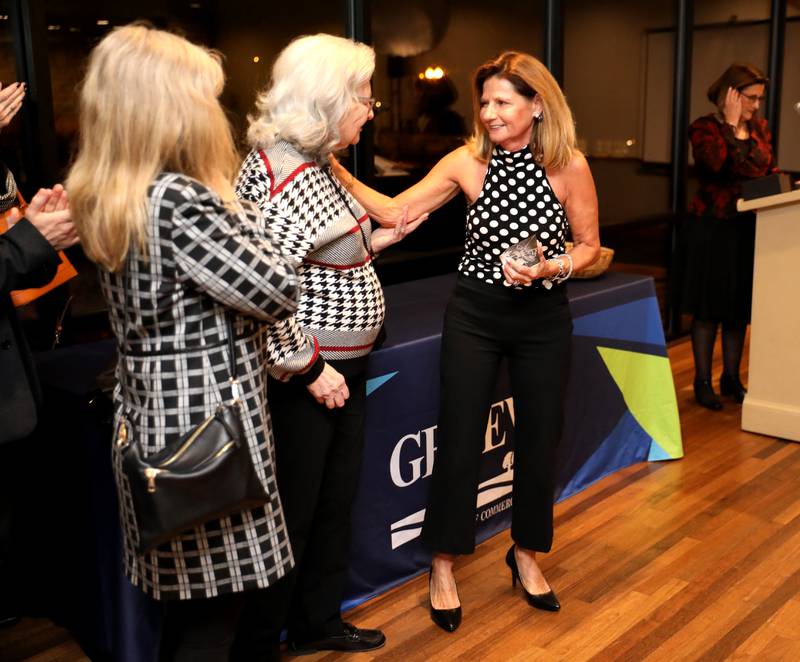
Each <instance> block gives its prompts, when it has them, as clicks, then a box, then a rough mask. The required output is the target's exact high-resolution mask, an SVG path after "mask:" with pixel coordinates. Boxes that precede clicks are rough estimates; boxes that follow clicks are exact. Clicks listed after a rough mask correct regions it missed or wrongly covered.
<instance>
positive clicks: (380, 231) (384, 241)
mask: <svg viewBox="0 0 800 662" xmlns="http://www.w3.org/2000/svg"><path fill="white" fill-rule="evenodd" d="M427 219H428V214H427V213H425V214H422V215H421V216H420V217H419V218H416V219H415V220H413V221H411V223H409V222H408V205H406V206H404V207H402V209H401V210H400V216H399V218H398V220H397V222H396V223H395V225H394V227H380V228H376V229H375V230H373V231H372V241H371V242H370V245H371V246H372V252H373V253H380V252H381V251H382V250H384V249H385V248H388V247H389V246H391V245H392V244H396V243H397V242H398V241H400V240H401V239H403V238H404V237H406V236H408V235H410V234H411V233H412V232H414V230H416V229H417V228H418V227H419V226H420V225H422V222H423V221H426V220H427Z"/></svg>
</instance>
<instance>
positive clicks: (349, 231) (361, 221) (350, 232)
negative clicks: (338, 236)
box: [347, 214, 369, 234]
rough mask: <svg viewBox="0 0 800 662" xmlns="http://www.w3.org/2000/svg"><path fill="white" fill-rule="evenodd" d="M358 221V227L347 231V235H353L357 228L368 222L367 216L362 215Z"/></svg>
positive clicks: (355, 226)
mask: <svg viewBox="0 0 800 662" xmlns="http://www.w3.org/2000/svg"><path fill="white" fill-rule="evenodd" d="M356 220H357V221H358V225H354V226H353V227H352V228H350V229H349V230H348V231H347V234H353V233H354V232H358V226H359V225H361V224H362V223H364V221H368V220H369V214H364V215H363V216H362V217H361V218H359V219H356Z"/></svg>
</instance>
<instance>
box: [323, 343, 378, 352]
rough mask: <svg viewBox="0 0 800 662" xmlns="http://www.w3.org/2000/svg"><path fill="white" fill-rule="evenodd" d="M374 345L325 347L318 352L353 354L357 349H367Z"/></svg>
mask: <svg viewBox="0 0 800 662" xmlns="http://www.w3.org/2000/svg"><path fill="white" fill-rule="evenodd" d="M374 344H375V343H374V342H371V343H369V344H367V345H350V346H349V347H327V346H325V345H323V346H321V347H320V351H323V352H353V351H355V350H357V349H369V348H370V347H372V346H373V345H374Z"/></svg>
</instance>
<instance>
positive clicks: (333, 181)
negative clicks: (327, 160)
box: [322, 166, 375, 259]
mask: <svg viewBox="0 0 800 662" xmlns="http://www.w3.org/2000/svg"><path fill="white" fill-rule="evenodd" d="M322 169H323V170H324V171H325V174H326V175H327V176H328V179H330V180H331V184H332V185H333V190H334V191H336V193H337V194H338V196H339V200H341V201H342V204H344V206H345V208H346V209H347V211H349V212H350V216H352V217H353V220H354V221H355V222H356V226H357V227H358V230H359V232H361V241H362V242H363V244H364V250H366V251H367V255H369V256H370V258H371V259H375V255H374V253H373V252H372V246H370V245H369V242H368V241H367V233H366V232H364V228H362V227H361V223H359V222H358V216H356V214H355V212H354V211H353V208H352V207H351V206H350V201H349V200H348V199H347V197H346V196H345V194H344V193H343V192H342V188H341V185H340V184H339V182H338V180H337V179H336V177H334V176H333V174H332V173H331V169H330V166H324V167H323V168H322Z"/></svg>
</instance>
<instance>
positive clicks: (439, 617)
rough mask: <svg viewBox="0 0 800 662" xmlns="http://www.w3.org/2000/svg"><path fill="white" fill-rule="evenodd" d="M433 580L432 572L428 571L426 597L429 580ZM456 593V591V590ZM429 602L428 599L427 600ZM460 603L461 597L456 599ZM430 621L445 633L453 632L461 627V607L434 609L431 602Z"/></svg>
mask: <svg viewBox="0 0 800 662" xmlns="http://www.w3.org/2000/svg"><path fill="white" fill-rule="evenodd" d="M432 578H433V570H432V569H431V570H428V596H430V594H431V579H432ZM456 593H458V589H456ZM428 599H429V600H430V597H429V598H428ZM458 601H459V602H461V596H459V597H458ZM431 620H432V621H433V622H434V623H436V625H438V626H439V627H440V628H442V630H444V631H445V632H455V631H456V630H457V629H458V626H459V625H461V605H459V606H458V607H456V608H455V609H434V607H433V601H431Z"/></svg>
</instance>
